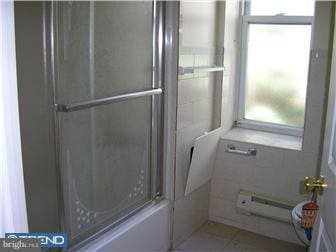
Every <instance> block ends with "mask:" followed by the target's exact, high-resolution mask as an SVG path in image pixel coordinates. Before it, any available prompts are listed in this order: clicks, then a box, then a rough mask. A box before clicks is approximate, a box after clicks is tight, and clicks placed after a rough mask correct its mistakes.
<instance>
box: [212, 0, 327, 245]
mask: <svg viewBox="0 0 336 252" xmlns="http://www.w3.org/2000/svg"><path fill="white" fill-rule="evenodd" d="M237 6H238V3H237V2H235V1H232V2H231V1H227V2H226V20H225V28H226V29H225V42H224V44H225V57H224V65H225V67H226V71H225V72H224V78H223V89H222V91H223V93H222V96H223V100H222V128H223V132H226V131H227V130H229V129H231V127H232V124H233V120H234V116H233V115H234V99H235V93H234V91H235V85H236V84H237V65H236V62H237V60H238V50H239V46H238V44H237V41H238V34H239V33H238V32H237V31H238V22H239V20H238V14H239V11H238V10H239V8H238V7H237ZM314 48H319V47H318V45H317V44H316V43H315V44H314ZM321 48H324V47H323V46H322V47H321ZM311 53H312V58H311V62H310V75H309V83H308V88H307V104H306V106H307V107H306V117H305V132H304V136H303V144H302V150H301V151H300V147H301V144H299V145H298V144H297V143H295V144H294V143H293V144H292V146H291V147H290V146H289V148H290V149H292V150H290V149H282V148H278V147H276V146H277V141H284V142H286V141H287V142H288V144H289V143H290V139H286V138H281V139H273V143H272V142H269V144H270V145H273V147H271V146H266V145H267V143H266V142H264V145H260V144H256V143H260V141H258V139H257V138H256V137H253V136H252V137H251V136H250V135H246V136H245V141H246V139H249V141H247V142H244V140H242V141H243V142H242V141H234V140H233V139H236V138H235V137H232V139H231V140H225V139H221V140H220V144H219V147H218V153H217V160H216V164H215V171H214V176H213V180H212V182H211V196H210V219H211V220H213V221H217V222H221V223H225V224H229V225H232V226H236V227H239V228H242V229H246V230H250V231H252V232H257V233H260V234H263V235H266V236H271V237H274V238H277V239H282V240H286V241H290V242H296V243H299V241H298V240H297V238H296V236H295V234H294V231H293V228H292V227H291V226H290V225H288V224H286V223H281V222H277V221H274V220H270V219H266V218H263V217H258V216H253V215H251V216H247V215H244V214H241V213H239V211H238V210H237V207H236V200H237V195H238V192H239V190H241V189H243V190H249V191H253V192H256V193H260V194H266V195H270V196H273V197H276V198H280V199H286V200H290V201H293V202H300V201H302V200H306V199H307V197H308V195H307V194H303V192H302V183H301V181H302V180H303V178H304V177H305V176H315V173H316V169H317V163H318V154H319V150H320V149H319V147H320V139H321V127H322V116H323V105H324V103H325V97H324V94H325V83H326V81H325V80H326V66H327V51H326V50H325V49H323V50H316V49H314V50H313V51H312V52H311ZM238 134H240V135H241V136H242V139H244V137H243V135H242V134H244V133H243V132H239V133H238ZM246 134H247V133H246ZM259 138H260V137H259ZM259 140H260V139H259ZM264 140H265V141H266V140H267V139H266V138H265V139H264ZM248 142H254V143H248ZM227 144H235V145H236V146H237V148H241V149H247V148H249V147H253V148H256V149H257V150H258V154H257V156H256V157H243V156H236V155H232V154H228V153H226V152H225V148H226V146H227ZM274 145H275V146H274ZM295 149H296V150H295ZM297 149H299V150H297Z"/></svg>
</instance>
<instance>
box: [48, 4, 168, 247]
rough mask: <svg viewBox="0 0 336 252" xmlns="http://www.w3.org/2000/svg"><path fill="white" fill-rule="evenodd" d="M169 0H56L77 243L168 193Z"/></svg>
mask: <svg viewBox="0 0 336 252" xmlns="http://www.w3.org/2000/svg"><path fill="white" fill-rule="evenodd" d="M162 8H163V7H162V5H161V4H159V3H156V2H150V1H144V2H77V1H76V2H58V3H56V2H54V3H53V6H52V9H53V11H52V13H53V14H52V23H53V24H52V29H53V31H52V35H53V39H52V41H53V52H54V57H53V60H54V64H53V66H54V71H53V72H54V74H55V76H54V77H55V78H54V80H55V81H54V101H55V111H56V112H55V122H56V124H57V125H56V129H57V130H56V139H57V141H58V143H57V145H58V151H57V152H58V162H59V164H58V166H59V170H60V187H61V191H62V193H61V202H62V204H63V206H62V209H63V211H62V212H63V216H62V219H63V220H64V221H63V225H64V231H65V232H67V233H68V238H69V245H70V246H73V245H75V244H78V243H80V242H82V241H83V240H86V239H88V238H90V237H94V234H97V233H100V232H101V231H104V230H106V229H108V228H109V227H111V226H114V225H116V224H117V223H120V222H121V221H122V220H124V219H126V218H127V217H129V216H130V215H132V214H134V213H136V212H137V211H138V210H139V209H141V208H143V207H144V206H146V205H148V204H150V203H151V202H152V201H153V200H155V199H157V198H158V197H159V196H160V195H161V184H162V182H161V181H162V179H161V175H162V174H161V171H160V167H161V162H160V160H161V159H160V154H161V139H160V135H161V125H160V122H161V102H162V98H161V93H162V89H161V88H162V87H161V69H162V67H161V65H162V14H161V13H162Z"/></svg>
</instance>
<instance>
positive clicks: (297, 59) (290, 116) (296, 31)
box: [245, 24, 311, 126]
mask: <svg viewBox="0 0 336 252" xmlns="http://www.w3.org/2000/svg"><path fill="white" fill-rule="evenodd" d="M310 36H311V26H310V25H272V24H250V25H249V27H248V39H247V66H246V76H245V78H246V79H245V83H246V100H245V119H249V120H257V121H264V122H270V123H277V124H286V125H291V126H303V123H304V111H305V100H306V88H307V78H308V64H309V52H310Z"/></svg>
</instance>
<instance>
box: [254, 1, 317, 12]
mask: <svg viewBox="0 0 336 252" xmlns="http://www.w3.org/2000/svg"><path fill="white" fill-rule="evenodd" d="M249 3H250V15H277V14H283V15H287V16H289V15H291V16H313V15H314V0H251V1H249Z"/></svg>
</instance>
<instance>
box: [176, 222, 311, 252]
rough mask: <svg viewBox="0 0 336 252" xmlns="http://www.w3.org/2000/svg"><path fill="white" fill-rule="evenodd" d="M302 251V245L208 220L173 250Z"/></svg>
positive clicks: (231, 251)
mask: <svg viewBox="0 0 336 252" xmlns="http://www.w3.org/2000/svg"><path fill="white" fill-rule="evenodd" d="M183 251H187V252H192V251H195V252H203V251H204V252H208V251H209V252H243V251H245V252H257V251H258V252H259V251H260V252H267V251H272V252H296V251H298V252H304V251H306V249H305V248H304V247H302V246H299V245H296V244H292V243H288V242H284V241H280V240H276V239H272V238H268V237H265V236H262V235H258V234H254V233H251V232H248V231H244V230H241V229H238V228H235V227H231V226H227V225H223V224H219V223H215V222H211V221H208V222H207V223H205V224H204V225H203V226H202V227H201V228H200V229H199V230H197V231H196V232H195V233H193V234H192V235H191V237H190V238H189V239H188V240H186V241H184V242H183V243H182V244H181V245H180V246H179V247H178V248H177V249H175V250H173V252H183Z"/></svg>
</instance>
